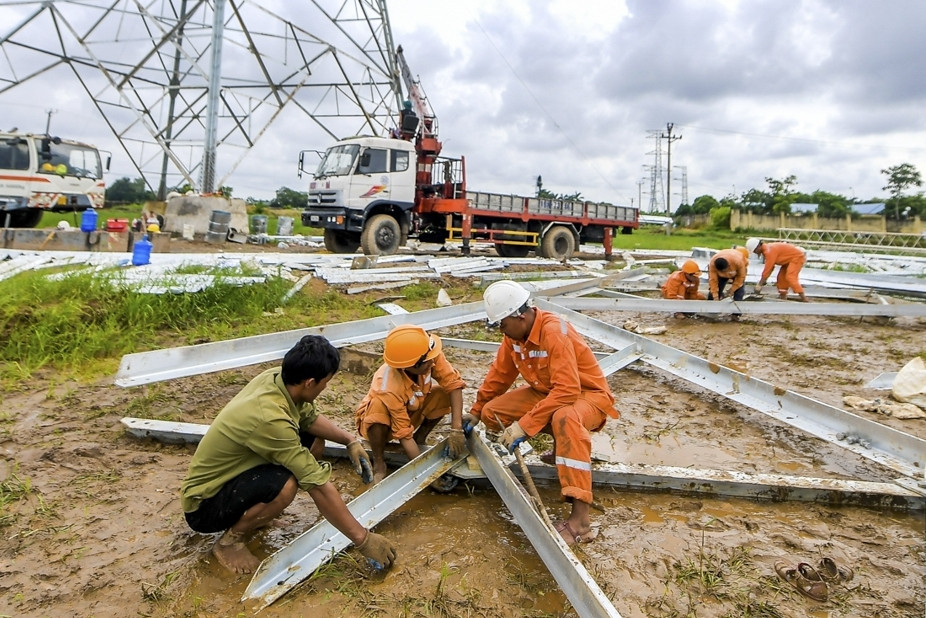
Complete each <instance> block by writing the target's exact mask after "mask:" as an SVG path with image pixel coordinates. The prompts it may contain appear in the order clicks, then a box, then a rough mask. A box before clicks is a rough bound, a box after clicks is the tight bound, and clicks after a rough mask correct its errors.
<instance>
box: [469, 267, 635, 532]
mask: <svg viewBox="0 0 926 618" xmlns="http://www.w3.org/2000/svg"><path fill="white" fill-rule="evenodd" d="M529 299H530V293H529V292H528V291H527V290H526V289H524V288H523V287H521V286H520V285H518V284H517V283H515V282H513V281H496V282H495V283H493V284H492V285H490V286H489V287H488V288H486V291H485V294H484V295H483V302H484V305H485V312H486V316H487V317H488V320H489V323H490V324H496V325H498V328H500V329H501V331H502V333H504V338H503V339H502V343H501V346H500V347H499V349H498V353H497V354H496V356H495V360H494V361H493V362H492V366H491V367H489V371H488V374H487V375H486V377H485V380H484V381H483V383H482V386H481V387H480V388H479V391H478V392H477V393H476V401H475V403H474V404H473V406H472V409H471V411H470V414H467V415H465V416H464V421H463V422H464V428H466V429H467V430H468V428H470V427H472V426H475V425H477V424H478V423H479V422H480V420H481V421H482V422H483V423H485V425H486V428H487V429H488V430H490V431H495V432H497V431H501V430H502V429H503V428H504V432H503V433H502V438H501V439H502V443H503V444H504V445H505V446H506V447H507V448H508V450H509V451H513V450H514V449H515V448H516V447H517V446H518V445H519V444H520V443H521V442H523V441H524V440H525V439H527V438H528V437H531V436H534V435H536V434H537V433H539V432H544V433H550V434H552V435H553V440H554V454H555V463H556V470H557V473H558V474H559V482H560V490H561V493H562V496H563V498H564V499H565V500H566V501H567V502H569V501H571V502H572V511H571V513H570V515H569V517H568V518H567V519H565V520H564V521H562V522H560V523H559V524H557V526H556V530H557V531H558V532H559V533H560V535H562V537H563V539H564V540H565V541H566V543H568V544H570V545H572V544H573V543H579V542H589V541H591V540H593V539H594V538H595V536H597V531H598V530H597V528H592V525H591V519H590V517H589V507H590V505H591V504H592V468H591V453H592V439H591V434H590V433H589V432H592V431H598V430H600V429H601V428H602V427H604V424H605V421H607V419H608V417H609V416H610V417H612V418H618V413H617V411H616V410H615V409H614V395H613V394H612V393H611V389H610V387H609V386H608V382H607V380H606V379H605V377H604V373H603V372H602V371H601V367H600V366H599V365H598V360H597V359H596V358H595V355H594V354H593V353H592V350H591V349H590V348H589V347H588V344H587V343H585V340H584V339H583V338H582V336H581V335H579V333H578V332H577V331H576V330H575V329H574V328H573V327H572V325H571V324H569V323H568V322H566V321H565V320H564V319H563V318H561V317H560V316H558V315H556V314H554V313H550V312H548V311H543V310H541V309H537V308H535V307H532V306H531V304H530V302H529ZM519 375H520V376H521V377H522V378H524V381H525V382H527V385H526V386H521V387H519V388H515V389H514V390H508V389H509V388H510V387H511V385H512V384H513V383H514V381H515V379H517V377H518V376H519Z"/></svg>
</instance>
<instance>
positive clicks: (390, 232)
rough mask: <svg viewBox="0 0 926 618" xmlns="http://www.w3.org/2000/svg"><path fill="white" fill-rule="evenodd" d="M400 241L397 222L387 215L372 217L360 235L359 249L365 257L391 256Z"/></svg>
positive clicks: (400, 232)
mask: <svg viewBox="0 0 926 618" xmlns="http://www.w3.org/2000/svg"><path fill="white" fill-rule="evenodd" d="M401 240H402V229H401V228H400V227H399V222H398V221H396V220H395V219H393V218H392V217H390V216H389V215H373V216H372V217H370V220H369V221H367V223H366V225H365V226H363V232H361V233H360V247H361V248H362V249H363V252H364V254H366V255H392V254H393V253H395V252H396V251H398V250H399V242H400V241H401Z"/></svg>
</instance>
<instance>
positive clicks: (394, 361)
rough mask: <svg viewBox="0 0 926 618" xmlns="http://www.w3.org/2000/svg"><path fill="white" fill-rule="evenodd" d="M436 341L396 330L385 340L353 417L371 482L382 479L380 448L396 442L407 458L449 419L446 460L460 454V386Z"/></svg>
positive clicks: (416, 331)
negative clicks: (369, 462)
mask: <svg viewBox="0 0 926 618" xmlns="http://www.w3.org/2000/svg"><path fill="white" fill-rule="evenodd" d="M442 348H443V345H442V344H441V340H440V337H438V336H437V335H431V334H428V332H427V331H425V330H424V329H423V328H421V327H420V326H414V325H412V324H405V325H402V326H397V327H395V328H394V329H392V330H391V331H390V332H389V334H388V335H386V342H385V345H384V347H383V360H384V361H386V362H385V363H384V364H383V365H382V366H380V368H379V369H378V370H377V371H376V373H375V374H374V375H373V383H372V384H371V385H370V390H369V392H368V393H367V394H366V396H365V397H364V398H363V401H361V402H360V405H359V406H358V407H357V410H356V411H355V413H354V415H355V417H356V419H357V431H358V432H359V433H360V435H362V436H363V437H364V438H366V439H367V440H368V441H369V443H370V450H371V451H372V453H373V482H374V483H379V482H380V481H381V480H383V479H384V478H385V477H386V474H387V470H386V459H385V449H386V444H387V443H388V442H389V441H390V440H398V441H399V444H400V445H401V446H402V448H403V450H404V451H405V454H406V455H407V456H408V458H409V459H410V460H411V459H414V458H415V457H417V456H418V455H419V454H420V453H421V448H420V447H419V445H423V444H425V441H426V440H427V437H428V434H430V433H431V430H433V429H434V427H435V426H437V424H438V423H439V422H440V420H441V419H442V418H444V417H445V416H446V415H447V414H448V413H449V414H450V443H449V448H448V455H449V456H450V457H451V458H452V459H455V458H456V457H458V456H459V455H462V454H463V453H464V452H465V451H466V438H465V437H464V436H463V388H464V387H465V386H466V383H465V382H464V381H463V378H461V377H460V373H459V372H458V371H457V370H456V369H454V368H453V366H452V365H451V364H450V362H449V361H448V360H447V358H446V357H445V356H444V353H443V349H442Z"/></svg>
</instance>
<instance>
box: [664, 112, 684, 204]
mask: <svg viewBox="0 0 926 618" xmlns="http://www.w3.org/2000/svg"><path fill="white" fill-rule="evenodd" d="M674 126H675V124H674V123H671V122H667V123H666V132H665V133H663V134H661V135H660V136H659V137H660V138H662V139H664V140H666V142H668V146H667V147H666V214H667V215H669V214H672V142H675V141H678V140H680V139H682V136H681V135H672V127H674Z"/></svg>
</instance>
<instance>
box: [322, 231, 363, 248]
mask: <svg viewBox="0 0 926 618" xmlns="http://www.w3.org/2000/svg"><path fill="white" fill-rule="evenodd" d="M359 246H360V240H359V239H358V238H357V236H356V234H351V233H349V232H341V231H339V230H325V249H327V250H328V251H330V252H332V253H353V252H354V251H356V250H357V247H359Z"/></svg>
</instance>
